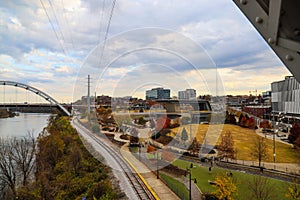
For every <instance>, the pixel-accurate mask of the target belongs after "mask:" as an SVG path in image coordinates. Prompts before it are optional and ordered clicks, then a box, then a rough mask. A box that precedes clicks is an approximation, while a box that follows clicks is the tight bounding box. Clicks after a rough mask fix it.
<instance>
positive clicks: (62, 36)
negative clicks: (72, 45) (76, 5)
mask: <svg viewBox="0 0 300 200" xmlns="http://www.w3.org/2000/svg"><path fill="white" fill-rule="evenodd" d="M48 2H49V5H50V7H51V10H52V13H53V16H54V19H55V22H56V24H57V28H58V31H59V33H60V35H61V38H62V41H63V44H64V43H65V37H64V34H63V32H62V30H61V27H60V24H59V22H58V19H57V16H56V12H55V10H54V8H53V4H52V2H51V0H48ZM66 49H67V48H66Z"/></svg>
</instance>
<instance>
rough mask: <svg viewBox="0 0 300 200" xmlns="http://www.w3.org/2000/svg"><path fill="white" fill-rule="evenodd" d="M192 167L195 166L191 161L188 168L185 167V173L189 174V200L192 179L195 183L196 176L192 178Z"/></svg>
mask: <svg viewBox="0 0 300 200" xmlns="http://www.w3.org/2000/svg"><path fill="white" fill-rule="evenodd" d="M194 167H196V166H194V165H193V163H191V164H190V168H187V169H186V175H187V174H189V176H190V178H189V186H190V187H189V189H190V190H189V199H190V200H191V199H192V180H193V181H194V183H197V179H196V178H193V179H192V170H191V169H192V168H194Z"/></svg>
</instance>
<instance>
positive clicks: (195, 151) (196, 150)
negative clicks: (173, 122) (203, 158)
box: [188, 138, 201, 155]
mask: <svg viewBox="0 0 300 200" xmlns="http://www.w3.org/2000/svg"><path fill="white" fill-rule="evenodd" d="M200 148H201V144H200V143H199V142H198V140H197V138H194V139H193V142H192V144H191V145H190V146H189V148H188V150H189V151H190V154H192V155H198V153H199V150H200Z"/></svg>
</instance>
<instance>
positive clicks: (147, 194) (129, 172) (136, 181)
mask: <svg viewBox="0 0 300 200" xmlns="http://www.w3.org/2000/svg"><path fill="white" fill-rule="evenodd" d="M73 122H74V125H75V127H76V129H77V130H78V129H80V130H81V131H82V132H84V133H85V134H87V135H88V136H89V137H91V138H92V139H93V140H94V141H95V142H97V144H99V145H100V146H101V147H102V148H104V149H105V150H106V151H107V153H108V154H110V155H111V156H112V157H113V158H114V159H115V161H116V162H117V163H118V164H119V166H120V167H121V169H122V170H123V173H124V174H125V175H126V177H127V179H128V181H129V182H130V184H131V185H132V188H133V189H134V191H135V192H136V194H137V196H138V198H139V199H147V200H148V199H153V200H154V199H157V198H156V197H155V195H154V194H153V193H152V192H151V191H150V190H149V188H148V187H147V186H146V184H145V183H144V182H143V180H142V179H141V178H140V176H139V174H138V172H135V171H134V170H133V169H132V167H131V166H130V165H129V164H128V163H127V162H126V161H125V160H124V158H123V157H122V156H121V155H120V153H119V151H118V149H115V148H114V147H112V146H108V145H107V144H105V143H104V142H103V141H102V140H100V139H99V138H98V137H97V136H95V135H94V134H92V133H91V132H90V131H89V130H88V129H87V128H85V127H84V126H83V125H82V124H81V123H80V121H79V120H78V119H77V118H75V119H73ZM79 132H80V131H79Z"/></svg>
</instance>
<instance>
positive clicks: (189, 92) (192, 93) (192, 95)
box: [178, 89, 196, 100]
mask: <svg viewBox="0 0 300 200" xmlns="http://www.w3.org/2000/svg"><path fill="white" fill-rule="evenodd" d="M178 99H179V100H181V99H185V100H192V99H196V90H194V89H186V90H185V91H178Z"/></svg>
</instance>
